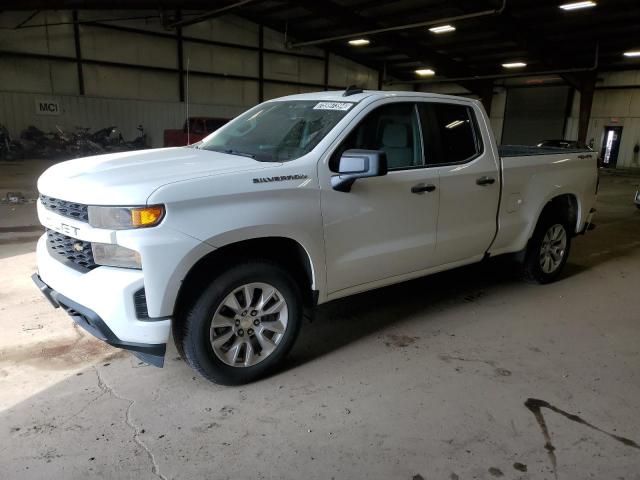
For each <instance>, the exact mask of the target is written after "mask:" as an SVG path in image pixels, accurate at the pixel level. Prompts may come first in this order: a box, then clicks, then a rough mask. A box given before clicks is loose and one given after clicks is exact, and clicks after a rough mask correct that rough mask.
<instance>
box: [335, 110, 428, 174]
mask: <svg viewBox="0 0 640 480" xmlns="http://www.w3.org/2000/svg"><path fill="white" fill-rule="evenodd" d="M354 148H355V149H364V150H382V151H384V152H385V153H386V154H387V166H388V167H389V170H400V169H405V168H412V167H420V166H423V165H424V156H423V154H422V140H421V134H420V127H419V123H418V118H417V115H416V107H415V104H413V103H392V104H388V105H383V106H381V107H378V108H376V109H375V110H373V111H372V112H370V113H369V114H367V116H366V117H365V118H364V120H362V121H361V122H360V123H359V124H358V126H356V127H355V128H354V129H353V131H351V133H350V134H349V135H348V136H347V138H346V139H345V140H344V142H342V145H341V146H340V148H338V150H337V152H336V153H335V154H334V155H333V156H332V158H331V162H330V164H329V168H330V169H331V170H332V171H337V170H338V163H339V161H340V156H341V155H342V153H343V152H344V151H346V150H351V149H354Z"/></svg>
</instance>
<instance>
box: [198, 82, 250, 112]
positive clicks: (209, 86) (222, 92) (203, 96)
mask: <svg viewBox="0 0 640 480" xmlns="http://www.w3.org/2000/svg"><path fill="white" fill-rule="evenodd" d="M188 93H189V101H190V102H193V103H209V104H214V105H227V106H234V107H249V106H253V105H255V104H257V103H258V83H257V82H255V81H253V80H231V79H225V78H209V77H201V76H196V75H190V76H189V88H188Z"/></svg>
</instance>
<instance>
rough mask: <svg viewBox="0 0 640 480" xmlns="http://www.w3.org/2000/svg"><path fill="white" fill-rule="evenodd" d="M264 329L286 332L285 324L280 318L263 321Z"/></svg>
mask: <svg viewBox="0 0 640 480" xmlns="http://www.w3.org/2000/svg"><path fill="white" fill-rule="evenodd" d="M262 329H263V330H269V331H271V332H274V333H280V334H281V333H284V331H285V326H284V325H283V324H282V322H281V321H280V320H274V321H272V322H263V323H262Z"/></svg>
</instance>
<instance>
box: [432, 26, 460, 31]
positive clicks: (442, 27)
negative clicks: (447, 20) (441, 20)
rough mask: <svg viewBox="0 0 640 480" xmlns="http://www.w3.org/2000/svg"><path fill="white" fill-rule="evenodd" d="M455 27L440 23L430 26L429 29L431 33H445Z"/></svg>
mask: <svg viewBox="0 0 640 480" xmlns="http://www.w3.org/2000/svg"><path fill="white" fill-rule="evenodd" d="M455 29H456V27H454V26H453V25H440V26H438V27H433V28H430V29H429V31H430V32H431V33H447V32H453V31H455Z"/></svg>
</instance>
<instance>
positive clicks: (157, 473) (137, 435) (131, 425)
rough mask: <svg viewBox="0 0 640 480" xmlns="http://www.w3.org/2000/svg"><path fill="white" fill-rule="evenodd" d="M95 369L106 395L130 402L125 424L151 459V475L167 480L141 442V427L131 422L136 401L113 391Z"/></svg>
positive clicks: (100, 385) (148, 450) (153, 457)
mask: <svg viewBox="0 0 640 480" xmlns="http://www.w3.org/2000/svg"><path fill="white" fill-rule="evenodd" d="M93 369H94V370H95V372H96V377H97V378H98V387H99V388H100V390H102V391H103V392H104V393H106V394H109V395H111V396H113V397H115V398H117V399H118V400H123V401H125V402H129V406H128V407H127V411H126V413H125V423H126V424H127V426H128V427H129V428H130V429H131V430H133V441H134V442H135V443H136V444H137V445H138V446H139V447H140V448H142V449H143V450H144V451H145V452H146V453H147V456H148V457H149V461H150V462H151V473H153V474H154V475H155V476H156V477H158V478H161V479H162V480H167V477H166V476H164V475H163V474H162V473H160V467H158V462H156V457H155V456H154V455H153V452H151V450H150V449H149V447H147V445H146V444H145V443H144V442H143V441H142V440H140V427H138V426H137V425H136V424H135V423H133V421H132V420H131V409H132V408H133V406H134V405H135V403H136V401H135V400H131V399H130V398H126V397H123V396H122V395H120V394H119V393H117V392H116V391H115V390H114V389H113V387H111V386H110V385H109V384H108V383H107V382H105V380H104V378H102V375H101V374H100V371H99V370H98V368H97V367H96V366H93Z"/></svg>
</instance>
